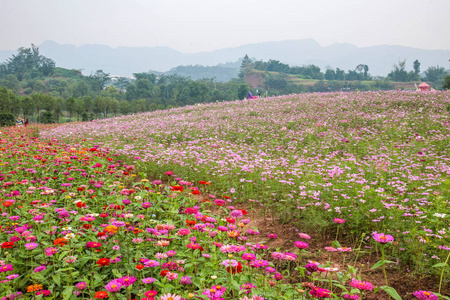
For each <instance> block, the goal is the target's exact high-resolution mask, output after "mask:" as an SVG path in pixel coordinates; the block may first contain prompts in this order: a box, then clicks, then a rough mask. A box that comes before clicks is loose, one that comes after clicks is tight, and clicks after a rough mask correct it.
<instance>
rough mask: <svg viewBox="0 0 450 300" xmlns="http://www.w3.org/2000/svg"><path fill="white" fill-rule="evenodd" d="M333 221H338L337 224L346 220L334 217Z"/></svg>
mask: <svg viewBox="0 0 450 300" xmlns="http://www.w3.org/2000/svg"><path fill="white" fill-rule="evenodd" d="M333 222H334V223H337V224H344V223H345V220H344V219H339V218H334V219H333Z"/></svg>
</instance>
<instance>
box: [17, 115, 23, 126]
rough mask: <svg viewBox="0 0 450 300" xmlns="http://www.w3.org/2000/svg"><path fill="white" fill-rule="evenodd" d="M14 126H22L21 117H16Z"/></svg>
mask: <svg viewBox="0 0 450 300" xmlns="http://www.w3.org/2000/svg"><path fill="white" fill-rule="evenodd" d="M16 126H17V127H22V126H23V119H22V118H21V117H17V119H16Z"/></svg>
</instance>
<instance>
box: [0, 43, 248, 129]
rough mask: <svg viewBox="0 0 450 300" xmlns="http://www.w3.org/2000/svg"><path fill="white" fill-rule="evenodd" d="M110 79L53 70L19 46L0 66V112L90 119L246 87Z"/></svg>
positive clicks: (140, 77)
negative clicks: (15, 52)
mask: <svg viewBox="0 0 450 300" xmlns="http://www.w3.org/2000/svg"><path fill="white" fill-rule="evenodd" d="M133 75H134V78H133V79H129V78H124V77H118V78H114V77H111V76H110V74H108V73H105V72H103V71H102V70H98V71H96V72H94V73H92V74H91V75H89V76H83V75H82V74H81V72H80V71H77V70H67V69H63V68H58V67H55V63H54V62H53V61H52V60H51V59H48V58H46V57H44V56H42V55H40V54H39V49H38V48H37V47H35V46H34V45H32V47H31V48H20V49H19V50H18V54H16V55H13V57H12V58H10V59H8V60H7V61H6V62H4V63H3V64H1V65H0V113H6V114H14V115H16V116H19V115H20V116H22V117H24V118H29V119H30V120H31V121H33V122H41V123H53V122H66V121H72V120H80V121H86V120H92V119H95V118H106V117H110V116H116V115H123V114H130V113H138V112H145V111H154V110H159V109H167V108H171V107H177V106H185V105H191V104H196V103H206V102H211V101H217V100H235V99H243V98H244V97H245V96H246V95H247V93H248V91H249V90H250V87H249V86H248V85H247V84H246V83H245V82H244V81H243V80H242V79H237V78H236V79H233V80H231V81H228V82H216V81H215V80H213V79H201V80H191V79H190V78H187V77H182V76H178V75H159V76H157V75H154V74H148V73H135V74H133Z"/></svg>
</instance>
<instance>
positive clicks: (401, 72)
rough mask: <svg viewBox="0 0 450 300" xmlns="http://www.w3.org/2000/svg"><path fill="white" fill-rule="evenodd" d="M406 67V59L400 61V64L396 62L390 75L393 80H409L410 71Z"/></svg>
mask: <svg viewBox="0 0 450 300" xmlns="http://www.w3.org/2000/svg"><path fill="white" fill-rule="evenodd" d="M405 67H406V59H405V60H403V61H399V62H398V65H396V64H394V70H392V71H391V72H390V73H389V74H388V77H389V78H390V79H392V80H393V81H401V82H406V81H409V80H410V78H409V76H408V72H406V71H405Z"/></svg>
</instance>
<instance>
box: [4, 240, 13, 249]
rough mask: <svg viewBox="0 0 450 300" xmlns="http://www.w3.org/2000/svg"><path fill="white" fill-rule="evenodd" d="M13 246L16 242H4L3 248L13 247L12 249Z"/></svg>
mask: <svg viewBox="0 0 450 300" xmlns="http://www.w3.org/2000/svg"><path fill="white" fill-rule="evenodd" d="M13 246H14V242H4V243H3V244H2V248H3V249H6V248H11V249H12V247H13Z"/></svg>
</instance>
